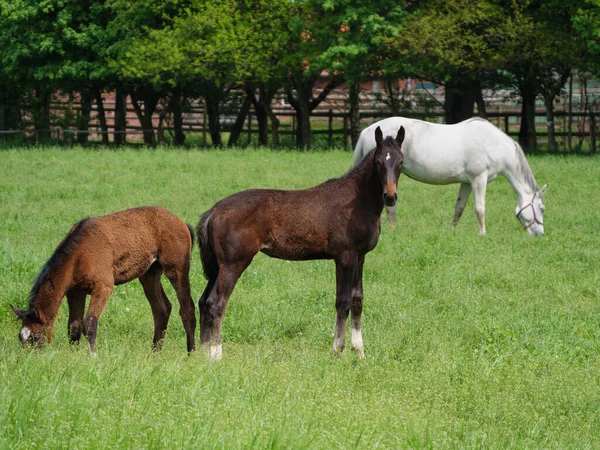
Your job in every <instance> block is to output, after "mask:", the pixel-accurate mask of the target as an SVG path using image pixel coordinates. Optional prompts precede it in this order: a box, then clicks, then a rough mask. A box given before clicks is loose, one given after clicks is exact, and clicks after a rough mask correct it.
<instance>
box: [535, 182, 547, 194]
mask: <svg viewBox="0 0 600 450" xmlns="http://www.w3.org/2000/svg"><path fill="white" fill-rule="evenodd" d="M547 187H548V185H547V184H545V185H543V186H542V188H541V189H540V190H539V191H538V192H537V194H538V196H539V197H541V196H542V195H544V192H546V188H547Z"/></svg>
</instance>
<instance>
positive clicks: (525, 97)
mask: <svg viewBox="0 0 600 450" xmlns="http://www.w3.org/2000/svg"><path fill="white" fill-rule="evenodd" d="M519 90H520V91H521V99H522V101H523V103H522V107H521V128H520V129H519V144H521V147H523V148H524V149H528V150H535V148H536V147H537V137H536V135H535V97H536V91H535V88H534V86H533V82H532V81H531V80H523V81H522V82H521V84H520V86H519Z"/></svg>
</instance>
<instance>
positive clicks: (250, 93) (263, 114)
mask: <svg viewBox="0 0 600 450" xmlns="http://www.w3.org/2000/svg"><path fill="white" fill-rule="evenodd" d="M275 92H276V91H275V90H269V89H268V88H267V87H266V86H264V85H261V86H259V88H258V98H256V88H255V87H254V86H252V85H249V86H248V87H247V89H246V97H247V98H249V99H250V101H251V102H252V106H254V111H255V113H256V121H257V122H258V145H263V146H267V145H269V111H270V109H271V101H272V100H273V97H274V96H275ZM278 125H279V124H278Z"/></svg>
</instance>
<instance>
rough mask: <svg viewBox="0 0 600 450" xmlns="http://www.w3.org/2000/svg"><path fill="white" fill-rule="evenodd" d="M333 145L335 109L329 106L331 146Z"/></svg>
mask: <svg viewBox="0 0 600 450" xmlns="http://www.w3.org/2000/svg"><path fill="white" fill-rule="evenodd" d="M332 146H333V109H331V108H329V148H331V147H332Z"/></svg>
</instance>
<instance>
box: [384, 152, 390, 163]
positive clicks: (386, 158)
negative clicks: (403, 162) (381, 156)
mask: <svg viewBox="0 0 600 450" xmlns="http://www.w3.org/2000/svg"><path fill="white" fill-rule="evenodd" d="M390 158H391V156H390V154H389V153H388V154H387V156H386V157H385V160H386V161H387V160H388V159H390Z"/></svg>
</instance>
